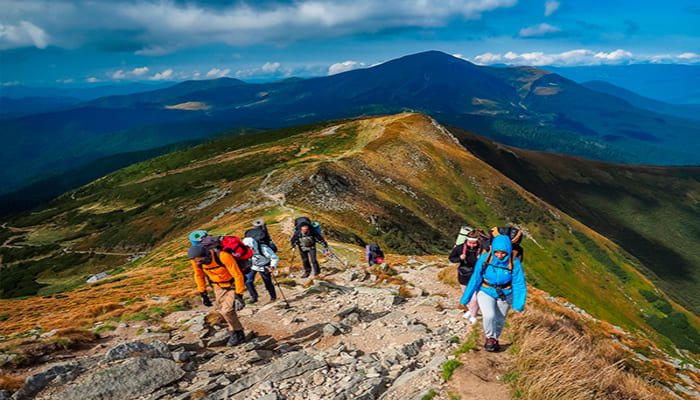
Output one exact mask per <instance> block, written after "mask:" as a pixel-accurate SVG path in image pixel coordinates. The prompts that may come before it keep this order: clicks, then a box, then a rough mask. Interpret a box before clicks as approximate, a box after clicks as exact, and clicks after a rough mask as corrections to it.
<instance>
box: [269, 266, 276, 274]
mask: <svg viewBox="0 0 700 400" xmlns="http://www.w3.org/2000/svg"><path fill="white" fill-rule="evenodd" d="M267 270H268V271H269V272H270V273H273V272H275V269H274V268H273V267H270V268H268V269H267Z"/></svg>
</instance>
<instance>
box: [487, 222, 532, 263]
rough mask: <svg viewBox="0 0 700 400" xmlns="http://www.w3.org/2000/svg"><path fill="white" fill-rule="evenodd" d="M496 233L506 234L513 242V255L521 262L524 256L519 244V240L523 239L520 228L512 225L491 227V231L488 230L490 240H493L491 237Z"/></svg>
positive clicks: (496, 234)
mask: <svg viewBox="0 0 700 400" xmlns="http://www.w3.org/2000/svg"><path fill="white" fill-rule="evenodd" d="M498 235H506V236H508V237H509V238H510V242H511V244H513V255H515V256H516V257H518V258H519V259H520V262H522V261H523V258H524V256H525V254H524V252H523V248H522V246H520V242H522V240H523V232H522V231H521V230H520V229H518V228H514V227H512V226H505V227H503V226H502V227H493V228H491V231H490V232H489V237H490V240H493V238H494V237H496V236H498Z"/></svg>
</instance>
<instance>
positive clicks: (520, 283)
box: [513, 258, 527, 311]
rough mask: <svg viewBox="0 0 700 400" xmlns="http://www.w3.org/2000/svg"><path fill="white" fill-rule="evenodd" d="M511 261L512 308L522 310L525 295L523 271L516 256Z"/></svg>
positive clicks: (525, 286) (525, 287)
mask: <svg viewBox="0 0 700 400" xmlns="http://www.w3.org/2000/svg"><path fill="white" fill-rule="evenodd" d="M513 262H514V264H513V310H515V311H522V310H523V307H524V306H525V299H526V297H527V285H526V284H525V273H524V272H523V265H522V264H521V263H520V260H518V259H517V258H516V259H515V260H513Z"/></svg>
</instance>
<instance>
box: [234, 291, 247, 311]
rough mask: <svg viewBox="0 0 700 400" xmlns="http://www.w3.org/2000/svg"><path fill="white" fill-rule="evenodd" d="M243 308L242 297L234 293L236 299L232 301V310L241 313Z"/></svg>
mask: <svg viewBox="0 0 700 400" xmlns="http://www.w3.org/2000/svg"><path fill="white" fill-rule="evenodd" d="M244 307H245V301H243V295H240V294H238V293H236V299H235V300H233V308H234V309H235V310H236V311H241V310H242V309H243V308H244Z"/></svg>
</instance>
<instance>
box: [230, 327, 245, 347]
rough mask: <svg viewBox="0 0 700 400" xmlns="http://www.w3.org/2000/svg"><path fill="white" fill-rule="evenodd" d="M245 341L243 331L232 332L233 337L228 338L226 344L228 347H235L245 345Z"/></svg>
mask: <svg viewBox="0 0 700 400" xmlns="http://www.w3.org/2000/svg"><path fill="white" fill-rule="evenodd" d="M244 340H245V335H244V334H243V331H231V336H230V337H229V338H228V342H226V346H228V347H235V346H238V345H239V344H241V343H243V341H244Z"/></svg>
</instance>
